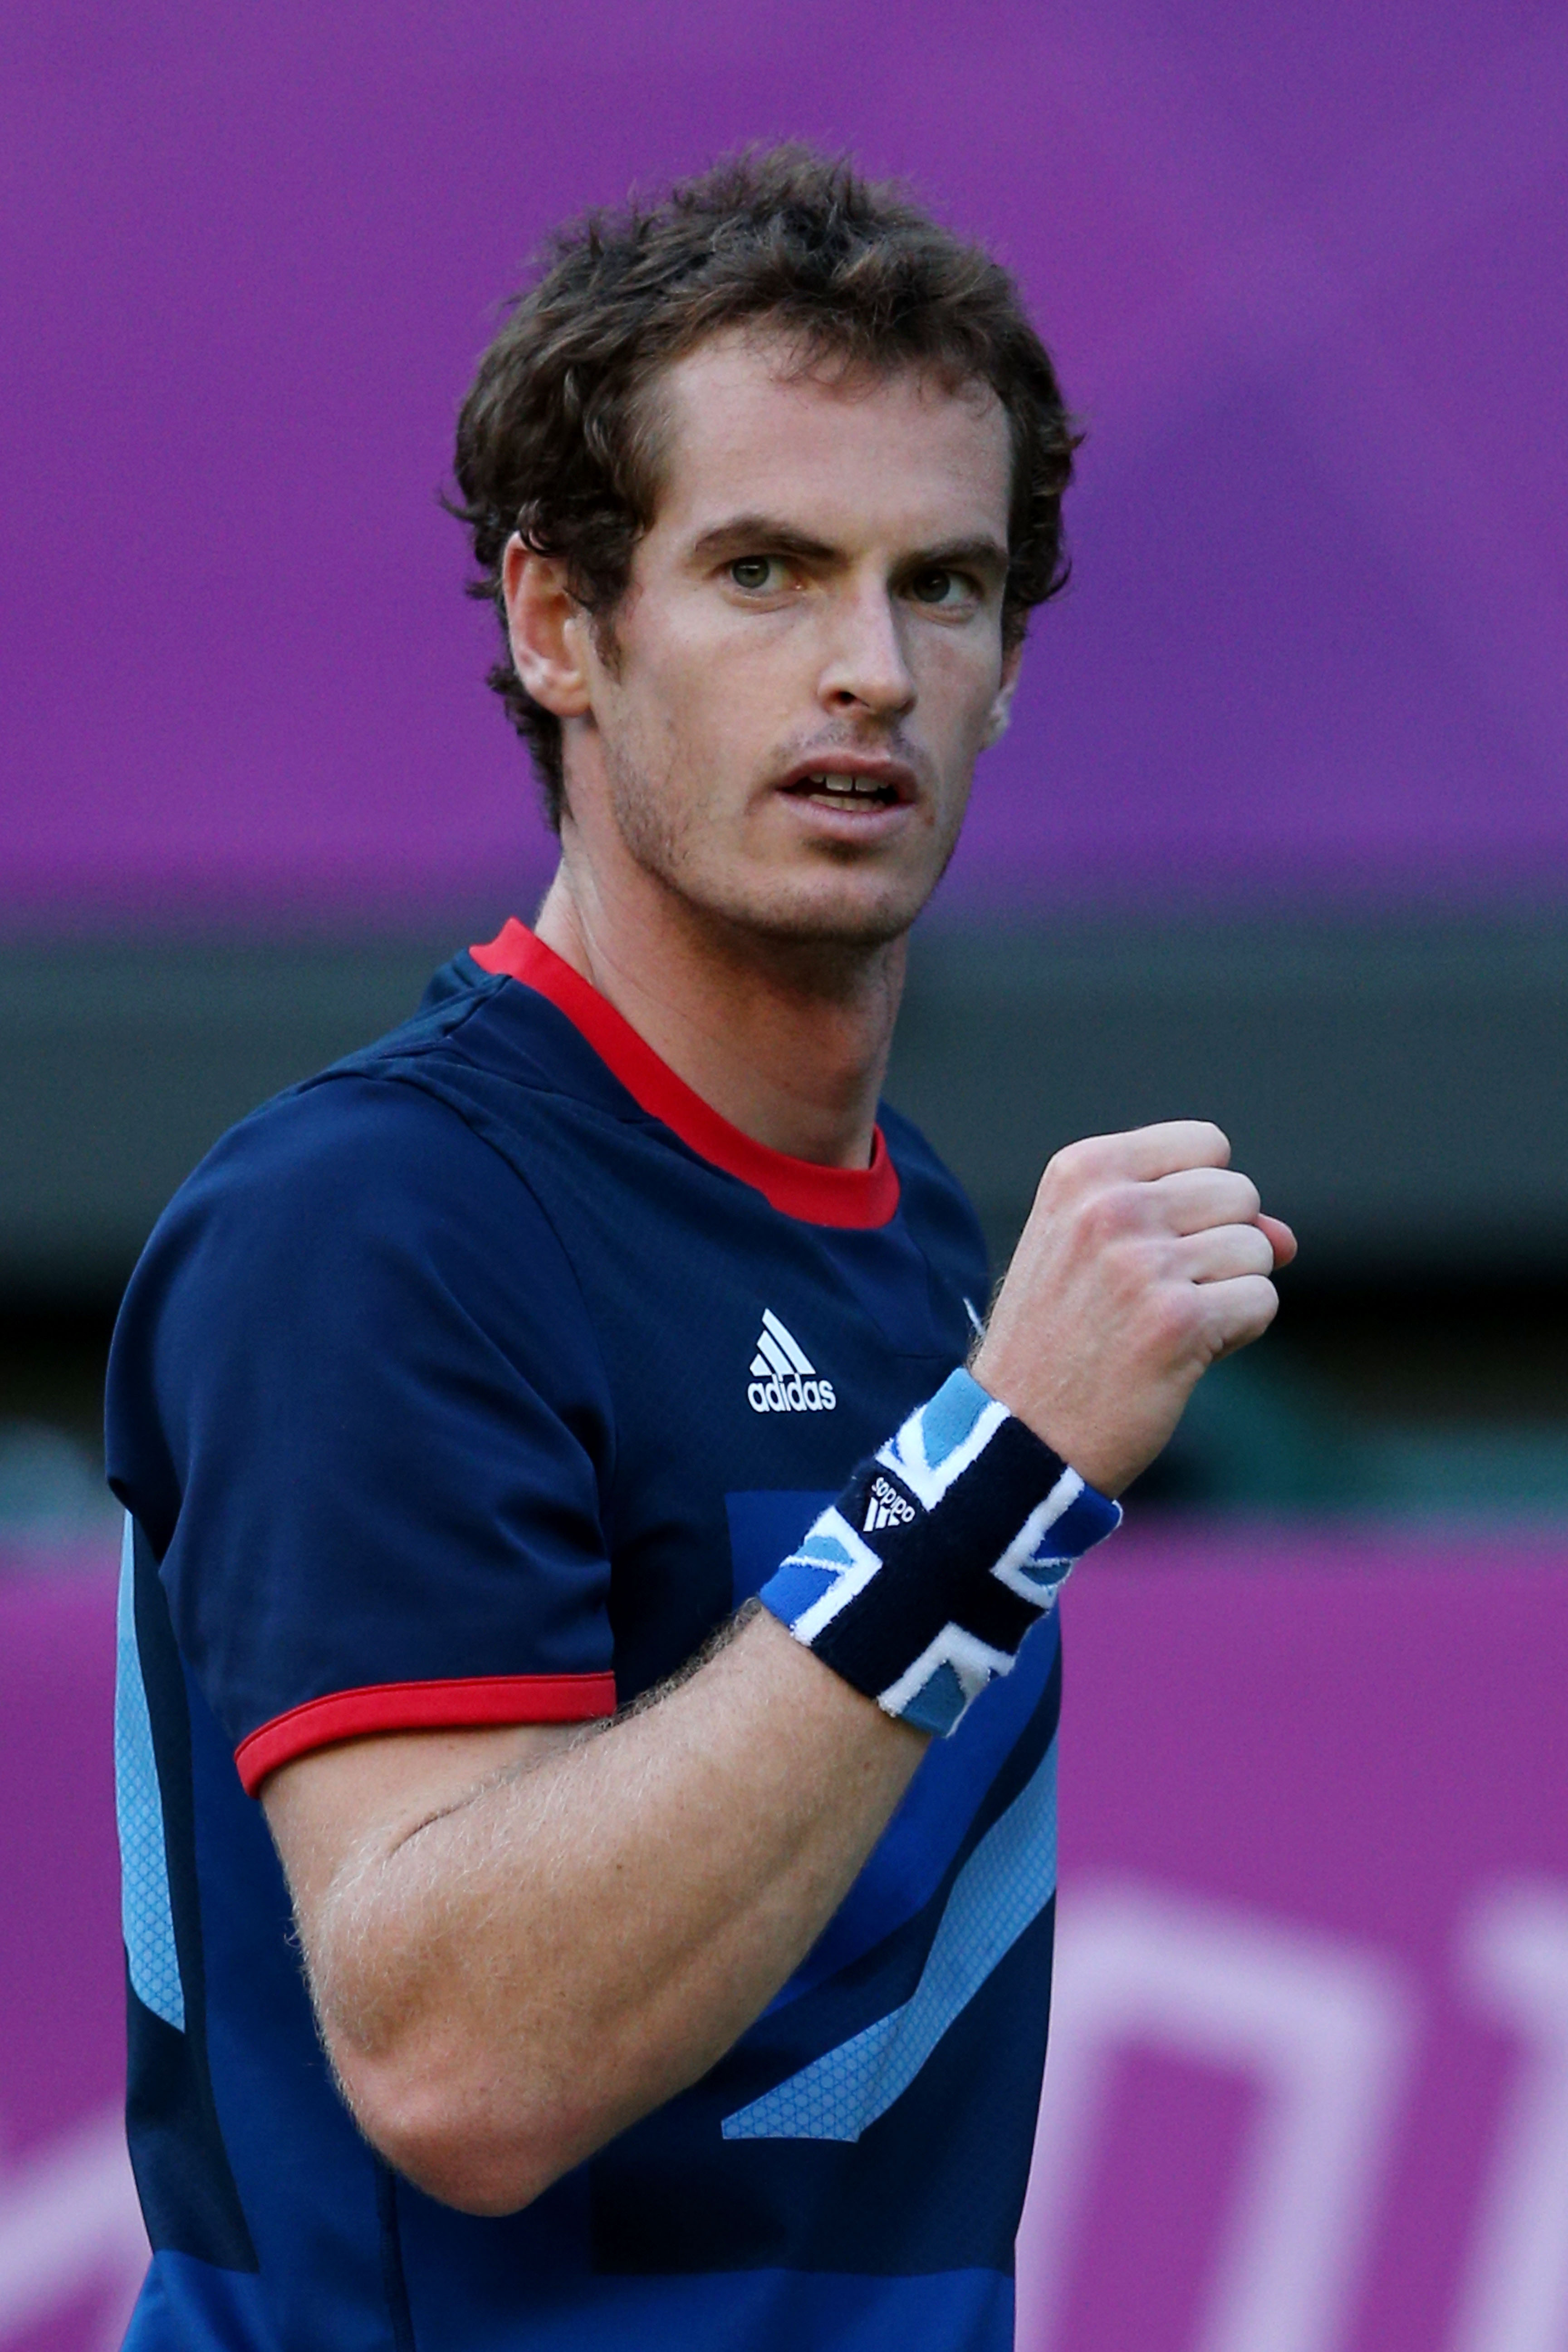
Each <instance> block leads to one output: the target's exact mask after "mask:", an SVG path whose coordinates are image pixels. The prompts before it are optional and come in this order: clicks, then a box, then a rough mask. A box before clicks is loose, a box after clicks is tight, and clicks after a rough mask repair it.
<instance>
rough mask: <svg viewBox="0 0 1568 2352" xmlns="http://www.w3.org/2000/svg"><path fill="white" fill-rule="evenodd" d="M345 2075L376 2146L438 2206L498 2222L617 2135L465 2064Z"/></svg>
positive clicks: (342, 2071) (370, 2068)
mask: <svg viewBox="0 0 1568 2352" xmlns="http://www.w3.org/2000/svg"><path fill="white" fill-rule="evenodd" d="M338 2079H339V2083H340V2084H341V2086H342V2092H343V2095H344V2097H345V2098H346V2100H347V2102H348V2105H349V2107H350V2109H351V2111H352V2113H353V2116H354V2120H355V2121H356V2123H357V2124H358V2125H359V2127H360V2129H361V2131H362V2132H363V2134H364V2136H365V2137H366V2139H367V2140H369V2142H370V2144H371V2146H372V2147H374V2149H375V2151H376V2153H377V2154H378V2155H379V2156H381V2157H384V2158H385V2160H386V2162H387V2163H388V2164H390V2165H391V2166H392V2168H393V2169H394V2171H395V2172H399V2173H401V2174H402V2175H403V2177H404V2178H405V2179H406V2180H410V2181H412V2183H413V2184H414V2186H415V2188H416V2189H422V2190H423V2191H424V2193H425V2194H426V2196H427V2197H433V2198H434V2199H435V2200H437V2203H438V2204H442V2205H450V2206H452V2207H453V2208H454V2209H455V2210H457V2211H458V2212H459V2213H472V2214H475V2215H477V2216H479V2217H482V2218H484V2219H489V2220H493V2219H496V2218H498V2217H499V2216H500V2215H502V2214H505V2213H517V2212H521V2210H522V2208H523V2207H524V2206H525V2205H531V2204H532V2202H533V2200H534V2199H535V2198H536V2197H542V2195H543V2193H544V2191H545V2190H546V2189H549V2188H550V2187H551V2186H552V2184H553V2183H554V2182H555V2181H557V2180H559V2179H561V2178H562V2176H563V2174H564V2173H567V2172H570V2171H571V2170H572V2168H573V2167H574V2165H577V2164H580V2163H581V2162H582V2161H583V2159H584V2157H587V2156H590V2155H592V2154H593V2152H594V2149H595V2147H598V2146H600V2145H602V2142H603V2140H604V2139H605V2138H607V2137H609V2134H608V2132H604V2133H599V2134H595V2132H594V2131H593V2130H592V2128H591V2127H590V2126H589V2125H588V2122H587V2119H586V2117H585V2116H583V2115H582V2114H581V2113H580V2112H577V2113H574V2112H571V2111H570V2110H569V2109H568V2108H567V2107H566V2106H565V2105H564V2104H563V2102H562V2101H561V2100H560V2099H559V2098H556V2099H552V2098H550V2097H549V2096H547V2095H543V2094H540V2095H535V2096H528V2095H526V2094H523V2095H517V2096H516V2097H515V2099H514V2100H503V2099H502V2098H501V2097H500V2094H499V2086H498V2085H496V2084H494V2083H493V2082H484V2081H479V2080H475V2079H473V2078H471V2077H468V2078H465V2076H464V2075H463V2074H461V2073H460V2072H459V2071H458V2069H456V2068H453V2067H451V2066H450V2065H447V2066H436V2067H426V2068H414V2067H410V2066H408V2065H386V2064H379V2063H366V2062H365V2061H364V2059H363V2057H361V2058H359V2059H357V2061H351V2062H350V2063H349V2064H347V2065H344V2064H343V2063H342V2062H341V2061H340V2063H339V2066H338Z"/></svg>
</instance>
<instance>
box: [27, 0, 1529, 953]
mask: <svg viewBox="0 0 1568 2352" xmlns="http://www.w3.org/2000/svg"><path fill="white" fill-rule="evenodd" d="M782 133H805V134H806V135H808V136H810V137H813V138H815V139H816V140H818V141H820V142H826V143H827V144H828V145H830V146H837V145H850V146H852V147H853V148H854V149H855V150H856V151H857V152H858V155H859V156H860V158H861V159H862V160H863V162H864V163H866V164H867V165H868V166H869V167H871V168H873V169H876V170H887V169H892V170H899V171H904V172H908V173H911V174H913V175H914V176H915V177H916V178H917V179H918V181H919V183H920V184H921V187H922V189H923V190H924V191H925V192H926V193H927V194H928V195H929V197H930V198H931V201H932V202H933V203H934V205H936V206H937V207H938V208H939V209H941V210H942V212H944V213H945V214H946V215H949V216H950V217H952V219H953V220H955V221H956V222H957V223H958V224H959V225H961V226H963V227H964V228H965V229H968V230H971V231H973V232H975V233H977V234H979V235H980V236H984V237H985V238H988V239H991V240H994V243H995V244H996V246H997V247H998V248H999V249H1000V250H1001V252H1002V253H1003V255H1004V256H1005V257H1006V258H1007V259H1009V260H1010V261H1011V262H1012V263H1013V264H1014V266H1015V267H1016V269H1017V270H1018V272H1019V274H1020V275H1021V278H1022V279H1023V282H1024V284H1025V287H1026V291H1027V293H1028V295H1029V298H1030V299H1031V301H1032V302H1033V304H1034V305H1035V306H1036V309H1037V315H1038V318H1039V320H1040V321H1041V323H1042V325H1043V327H1044V329H1045V331H1046V333H1047V339H1048V340H1049V341H1051V342H1052V344H1053V346H1054V347H1055V349H1056V351H1057V353H1058V358H1059V361H1060V362H1061V365H1062V368H1063V371H1064V373H1065V377H1066V381H1067V383H1068V390H1069V394H1070V396H1071V397H1072V398H1073V399H1074V401H1075V402H1076V404H1077V405H1078V406H1079V410H1080V411H1081V413H1082V415H1084V417H1085V419H1086V421H1087V422H1088V424H1089V428H1090V436H1091V437H1090V440H1089V447H1088V450H1087V452H1086V455H1085V458H1084V466H1083V487H1082V489H1081V491H1080V492H1079V495H1078V498H1077V499H1076V502H1075V505H1074V508H1073V510H1072V512H1073V528H1074V536H1075V540H1076V544H1077V547H1078V551H1079V578H1078V583H1077V585H1076V587H1075V590H1074V592H1073V593H1072V595H1071V597H1070V599H1069V601H1068V603H1067V604H1065V605H1064V606H1061V607H1059V608H1058V610H1057V611H1056V612H1055V613H1054V614H1050V615H1047V617H1046V618H1045V619H1044V621H1043V622H1042V624H1041V625H1040V629H1039V634H1038V639H1037V646H1036V650H1035V654H1034V656H1033V659H1032V664H1031V667H1030V671H1029V676H1028V682H1027V685H1026V689H1025V692H1024V694H1023V696H1022V698H1021V701H1020V708H1019V713H1018V718H1017V720H1016V726H1015V730H1014V732H1013V735H1012V737H1011V738H1010V739H1009V740H1008V741H1007V743H1006V744H1005V745H1004V746H1003V747H1002V748H1001V749H1000V750H999V751H996V752H995V753H994V754H993V755H992V756H991V757H990V759H989V761H988V762H987V763H986V765H985V766H984V768H983V770H982V777H983V783H982V788H981V792H980V794H979V800H978V805H977V808H976V813H975V815H974V818H973V824H972V828H971V832H970V835H969V837H968V840H967V843H966V845H965V847H964V849H963V852H962V853H961V858H960V863H959V865H958V866H957V868H956V869H955V873H954V877H953V880H952V883H951V884H950V886H949V891H950V897H951V898H952V902H953V903H954V904H955V905H959V906H962V905H963V904H964V903H965V902H969V903H973V902H974V901H976V900H979V899H987V898H989V899H993V900H1001V901H1004V902H1013V903H1018V904H1022V905H1029V904H1035V903H1039V902H1042V901H1045V900H1049V899H1052V898H1060V897H1063V896H1066V897H1067V898H1069V899H1071V898H1084V897H1087V896H1088V895H1089V894H1090V893H1093V894H1095V895H1096V896H1097V897H1101V898H1103V897H1109V898H1119V897H1121V898H1138V897H1139V896H1140V895H1142V894H1146V893H1150V892H1154V891H1158V892H1159V893H1160V894H1161V895H1162V896H1163V897H1164V898H1172V899H1173V900H1174V902H1175V903H1177V904H1181V903H1183V902H1184V901H1185V902H1194V901H1204V900H1218V901H1221V902H1224V901H1226V900H1227V899H1234V898H1237V897H1240V898H1243V899H1246V898H1257V896H1258V894H1259V893H1268V894H1274V893H1278V892H1284V893H1287V894H1295V895H1298V896H1300V895H1305V896H1307V897H1308V898H1322V897H1323V896H1325V895H1326V896H1327V897H1329V898H1331V899H1335V900H1338V899H1342V898H1345V897H1347V896H1349V897H1351V898H1356V899H1362V900H1371V901H1373V902H1374V903H1378V902H1388V901H1391V900H1392V901H1395V902H1397V901H1399V900H1401V899H1406V898H1409V897H1410V896H1411V895H1412V894H1414V893H1418V892H1419V893H1423V894H1436V895H1437V896H1439V897H1445V898H1450V899H1455V900H1462V899H1464V898H1474V897H1476V896H1478V895H1479V896H1481V897H1488V896H1496V895H1497V894H1499V893H1501V894H1503V895H1505V896H1507V895H1510V894H1515V893H1524V894H1527V895H1529V896H1531V897H1533V898H1545V899H1547V900H1548V901H1554V900H1561V898H1562V897H1563V890H1564V883H1565V880H1568V793H1564V791H1563V769H1564V761H1565V752H1564V746H1565V744H1568V650H1565V649H1568V555H1565V549H1568V530H1565V528H1564V526H1565V525H1568V469H1565V467H1564V460H1563V446H1564V435H1563V421H1564V420H1563V397H1562V385H1563V381H1564V378H1565V376H1568V303H1565V302H1564V299H1563V288H1564V285H1565V284H1568V201H1565V199H1568V12H1565V10H1564V7H1563V5H1562V0H1384V5H1381V6H1379V7H1377V8H1375V9H1369V8H1367V7H1365V6H1364V5H1350V0H1321V5H1316V6H1313V7H1311V8H1305V9H1303V8H1299V7H1291V6H1286V5H1283V0H1275V5H1268V6H1265V7H1258V6H1256V5H1253V6H1238V5H1226V0H1160V5H1158V6H1156V5H1153V0H1097V5H1095V6H1094V7H1093V8H1089V7H1088V6H1086V5H1077V6H1067V5H1041V0H1016V5H1014V0H973V5H967V6H965V7H963V8H962V9H958V10H954V9H953V8H952V7H951V6H949V5H935V0H905V5H902V6H900V7H899V8H897V9H890V8H887V7H882V6H872V5H868V0H831V5H828V0H770V5H734V6H730V7H726V8H722V9H721V8H719V7H718V6H716V5H709V6H705V7H698V6H695V5H690V0H660V4H659V5H654V0H616V5H589V6H587V7H585V8H582V9H579V10H576V11H571V10H564V11H563V10H561V9H559V8H551V9H546V8H544V7H542V6H537V5H526V6H510V7H509V6H496V5H490V0H487V5H483V6H480V5H475V0H452V5H447V6H444V7H442V8H439V9H427V8H425V7H416V6H412V5H407V0H379V5H376V6H375V7H374V8H373V7H371V6H369V5H345V6H342V7H338V8H334V9H331V10H327V11H321V10H319V9H317V8H313V7H306V6H304V5H276V6H272V7H268V8H266V9H260V8H256V7H252V6H233V5H229V6H225V7H222V8H220V7H218V6H216V5H210V0H209V5H190V0H184V5H181V0H168V5H161V6H159V7H157V8H155V9H153V8H145V7H142V8H132V7H130V6H128V5H125V0H11V5H8V6H7V7H6V8H5V11H4V12H3V14H0V211H3V215H4V218H5V224H6V226H5V239H4V255H5V257H4V261H3V263H0V349H3V350H4V351H5V369H4V375H3V378H0V415H3V416H4V420H5V426H6V427H7V428H8V430H7V443H8V450H7V457H6V464H5V479H6V489H5V499H4V501H3V508H4V511H3V514H0V550H3V560H4V563H5V582H6V588H7V592H8V593H7V604H8V608H9V609H8V621H9V626H8V628H7V632H6V636H5V650H4V654H3V656H0V661H3V668H0V776H3V778H4V782H3V785H0V905H3V907H4V908H5V918H6V919H8V920H9V922H10V923H11V924H12V925H13V926H16V925H20V926H22V927H24V928H29V927H34V926H37V924H40V923H41V924H43V925H44V926H45V927H46V928H48V927H53V926H58V925H67V926H75V925H100V924H102V923H105V922H109V923H112V924H115V925H121V924H124V923H126V922H128V921H129V922H135V921H142V920H149V919H150V920H154V921H161V922H174V923H176V924H180V925H189V924H191V923H199V922H205V921H211V920H224V919H232V918H234V917H236V916H238V917H240V918H243V919H247V920H258V921H260V922H262V923H264V924H267V923H273V924H276V923H279V922H294V921H301V920H303V921H314V920H317V919H325V920H332V921H341V920H346V921H347V922H349V923H351V924H353V925H375V924H381V923H388V922H396V921H403V920H405V919H409V918H410V917H418V916H420V915H421V914H422V913H423V912H425V911H427V910H428V911H437V912H439V913H440V914H442V915H443V916H445V915H446V914H447V913H448V912H454V913H457V912H460V913H462V914H463V915H464V916H468V915H469V914H470V913H471V916H472V919H474V920H476V921H479V920H485V921H488V920H489V918H490V917H491V916H499V915H500V914H501V913H503V912H504V911H506V910H507V908H509V907H510V906H513V905H520V906H521V905H523V904H524V903H525V902H526V900H527V898H528V895H529V891H530V889H531V887H533V885H535V884H536V883H537V882H538V880H539V879H540V877H542V874H543V872H544V871H545V870H546V865H547V856H548V852H547V845H546V843H545V841H544V838H543V835H542V831H541V828H540V827H539V825H538V824H537V821H536V820H535V818H534V817H533V815H532V813H531V784H530V782H529V780H528V778H527V775H526V772H525V769H524V763H523V761H522V757H521V751H520V750H519V749H517V748H516V747H515V746H514V745H513V743H512V741H511V739H510V736H509V735H508V733H507V731H506V730H505V727H504V723H503V721H502V719H501V717H500V711H499V709H498V708H496V707H494V706H492V703H491V699H490V698H489V696H488V695H487V694H486V693H485V692H484V690H483V688H482V687H481V686H480V684H479V677H480V673H481V670H482V667H483V666H484V665H485V663H486V662H487V661H488V660H489V656H490V650H491V648H490V642H489V618H488V615H486V614H482V613H480V612H479V611H478V610H476V609H474V608H472V607H468V606H466V605H465V604H463V602H462V601H461V599H460V597H459V594H458V587H459V583H460V581H461V579H462V576H463V561H462V551H461V541H460V537H459V534H458V530H457V527H456V526H455V525H454V524H452V523H451V522H450V521H448V520H447V519H446V518H445V517H444V516H442V515H441V514H440V512H439V511H438V510H437V506H436V503H435V496H436V491H437V486H438V485H439V483H440V481H441V479H442V478H443V474H444V469H445V467H446V465H447V456H448V447H449V439H450V429H451V424H452V419H453V415H454V412H455V408H456V404H457V402H458V398H459V397H460V394H461V393H462V391H463V389H464V387H465V385H466V383H467V381H468V373H469V371H470V368H471V364H472V362H473V360H474V358H475V356H476V355H477V353H478V352H479V349H480V347H481V345H482V344H483V342H484V341H485V340H486V337H487V333H488V331H489V320H490V317H491V306H492V305H493V304H494V303H495V302H496V300H497V299H498V298H499V297H500V296H501V295H502V294H503V293H504V292H505V291H506V290H507V289H508V288H509V287H510V286H511V285H512V284H514V283H515V282H516V281H517V278H518V277H519V274H520V266H521V262H522V259H523V257H524V256H525V254H526V252H527V251H528V249H529V248H530V247H531V244H532V243H533V241H534V239H535V238H536V237H537V236H538V235H539V234H540V232H541V231H542V230H543V229H544V228H545V227H546V226H548V225H549V224H550V223H551V222H552V221H553V220H555V219H556V218H557V217H558V216H560V215H563V213H565V212H568V211H572V210H575V209H577V208H578V207H580V206H581V205H584V204H586V203H588V202H592V201H608V200H615V199H616V198H618V197H619V196H620V195H621V194H623V192H624V190H625V188H626V184H627V183H628V182H629V181H631V180H632V179H633V178H638V179H641V180H642V181H643V182H645V183H648V182H653V181H657V180H658V179H659V178H661V177H662V176H664V175H666V174H667V173H669V172H671V171H673V170H679V169H683V168H689V167H690V166H692V165H694V164H696V163H700V162H701V161H703V160H704V159H706V158H707V157H708V156H710V154H712V153H713V152H717V151H719V150H721V149H722V148H725V147H727V146H730V145H732V144H734V143H736V142H740V141H742V140H743V139H746V138H767V137H772V136H775V135H778V134H782Z"/></svg>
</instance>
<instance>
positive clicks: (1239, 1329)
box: [1203, 1274, 1279, 1361]
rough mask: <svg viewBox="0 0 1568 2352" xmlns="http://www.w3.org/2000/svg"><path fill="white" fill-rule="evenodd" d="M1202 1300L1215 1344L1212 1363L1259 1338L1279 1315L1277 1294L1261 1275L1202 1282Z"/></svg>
mask: <svg viewBox="0 0 1568 2352" xmlns="http://www.w3.org/2000/svg"><path fill="white" fill-rule="evenodd" d="M1203 1299H1204V1304H1205V1307H1206V1308H1207V1310H1208V1314H1209V1318H1210V1319H1209V1332H1210V1336H1211V1338H1212V1339H1214V1340H1215V1343H1216V1344H1215V1360H1216V1361H1217V1360H1218V1358H1219V1357H1221V1356H1233V1355H1234V1354H1235V1353H1236V1351H1237V1349H1238V1348H1246V1347H1249V1346H1250V1345H1251V1343H1252V1341H1253V1340H1254V1339H1261V1338H1262V1337H1263V1334H1264V1333H1265V1331H1267V1330H1268V1326H1269V1325H1270V1323H1272V1322H1273V1320H1274V1318H1275V1317H1276V1315H1278V1314H1279V1292H1278V1291H1277V1290H1276V1289H1275V1287H1274V1285H1273V1284H1272V1283H1271V1282H1270V1281H1269V1279H1268V1276H1267V1275H1264V1274H1243V1275H1238V1276H1236V1278H1235V1279H1234V1280H1233V1281H1230V1282H1209V1283H1205V1285H1204V1286H1203Z"/></svg>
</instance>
